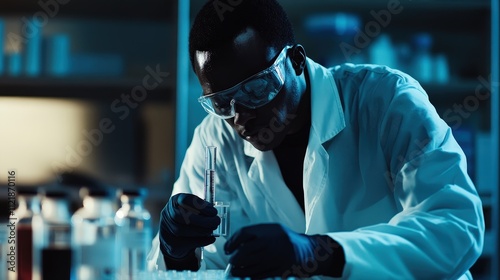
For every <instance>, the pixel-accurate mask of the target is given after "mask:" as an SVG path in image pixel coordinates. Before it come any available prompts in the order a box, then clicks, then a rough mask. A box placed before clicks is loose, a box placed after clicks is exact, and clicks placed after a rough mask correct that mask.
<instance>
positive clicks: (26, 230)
mask: <svg viewBox="0 0 500 280" xmlns="http://www.w3.org/2000/svg"><path fill="white" fill-rule="evenodd" d="M17 196H18V201H19V207H18V208H17V210H16V216H17V218H18V219H19V220H18V222H17V227H16V231H17V232H16V235H17V236H16V237H17V260H18V266H17V278H18V279H19V280H31V279H32V274H33V217H35V216H37V215H40V199H39V197H38V190H37V189H36V188H34V187H24V188H22V187H18V188H17Z"/></svg>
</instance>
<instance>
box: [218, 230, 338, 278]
mask: <svg viewBox="0 0 500 280" xmlns="http://www.w3.org/2000/svg"><path fill="white" fill-rule="evenodd" d="M224 250H225V252H226V254H233V255H232V256H231V257H230V259H229V262H230V263H231V265H232V268H231V271H230V274H231V275H232V276H235V277H252V278H266V277H276V276H278V277H281V278H287V277H291V276H296V277H301V278H305V277H311V276H313V275H325V276H332V277H340V276H341V275H342V270H343V268H344V265H345V258H344V252H343V250H342V247H341V246H340V245H339V244H338V243H337V242H335V241H334V240H333V239H331V238H330V237H329V236H327V235H305V234H299V233H296V232H293V231H291V230H290V229H288V228H286V227H284V226H282V225H279V224H260V225H255V226H249V227H244V228H242V229H240V230H239V231H237V232H236V233H234V235H233V236H231V238H230V239H229V240H228V241H227V242H226V244H225V245H224Z"/></svg>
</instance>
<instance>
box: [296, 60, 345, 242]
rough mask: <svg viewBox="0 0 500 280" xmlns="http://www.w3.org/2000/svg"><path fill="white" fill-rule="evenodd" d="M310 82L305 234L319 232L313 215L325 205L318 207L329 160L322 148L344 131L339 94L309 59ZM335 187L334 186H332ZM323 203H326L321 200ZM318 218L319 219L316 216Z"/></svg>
mask: <svg viewBox="0 0 500 280" xmlns="http://www.w3.org/2000/svg"><path fill="white" fill-rule="evenodd" d="M307 66H308V71H309V72H308V73H309V79H310V81H311V83H310V85H311V106H312V110H311V112H312V113H311V130H310V133H309V143H308V146H307V150H306V156H305V159H304V198H305V202H306V203H305V210H306V213H305V217H306V232H307V233H310V232H318V230H319V228H316V227H319V226H320V224H319V223H318V222H314V217H315V216H316V215H315V214H314V213H315V211H316V210H317V209H318V208H320V207H322V208H324V207H328V205H322V203H318V202H319V201H320V197H321V195H322V193H323V191H324V189H325V187H326V186H327V184H328V182H329V180H328V170H329V168H330V166H329V160H330V156H331V155H329V153H328V152H327V150H326V149H325V147H324V144H325V143H326V142H327V141H329V140H331V139H332V138H333V137H335V136H336V135H337V134H338V133H339V132H340V131H342V129H344V128H345V126H346V125H345V118H344V112H343V109H342V104H341V101H340V96H339V92H338V90H337V87H336V85H335V81H334V79H333V76H332V74H331V72H330V71H329V70H328V69H326V68H324V67H322V66H321V65H319V64H317V63H315V62H314V61H312V60H310V59H308V63H307ZM332 187H336V186H332ZM321 201H325V200H321ZM319 216H321V215H319Z"/></svg>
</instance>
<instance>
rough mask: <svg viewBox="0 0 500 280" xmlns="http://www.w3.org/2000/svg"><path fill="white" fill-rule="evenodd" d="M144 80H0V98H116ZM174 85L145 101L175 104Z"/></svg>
mask: <svg viewBox="0 0 500 280" xmlns="http://www.w3.org/2000/svg"><path fill="white" fill-rule="evenodd" d="M142 84H143V82H142V80H141V79H137V80H135V79H120V78H114V79H102V78H101V79H97V78H96V79H85V80H84V79H76V78H60V79H58V78H32V79H31V78H0V96H11V97H65V98H80V99H81V98H83V99H99V100H103V99H104V100H105V99H116V98H120V97H121V95H122V94H129V95H130V94H131V92H132V89H133V88H134V87H136V86H140V85H142ZM173 89H174V84H173V81H171V79H169V80H166V81H164V82H163V83H160V84H158V86H157V87H156V88H153V89H152V90H148V91H147V93H148V95H147V97H146V99H145V100H149V101H167V102H168V101H172V100H173V96H174V90H173Z"/></svg>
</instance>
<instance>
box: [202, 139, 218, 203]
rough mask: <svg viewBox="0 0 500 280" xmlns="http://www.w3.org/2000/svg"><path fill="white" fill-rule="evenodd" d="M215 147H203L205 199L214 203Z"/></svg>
mask: <svg viewBox="0 0 500 280" xmlns="http://www.w3.org/2000/svg"><path fill="white" fill-rule="evenodd" d="M216 153H217V147H214V146H207V147H206V148H205V188H204V191H205V200H206V201H208V202H210V203H212V204H214V203H215V162H216Z"/></svg>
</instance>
